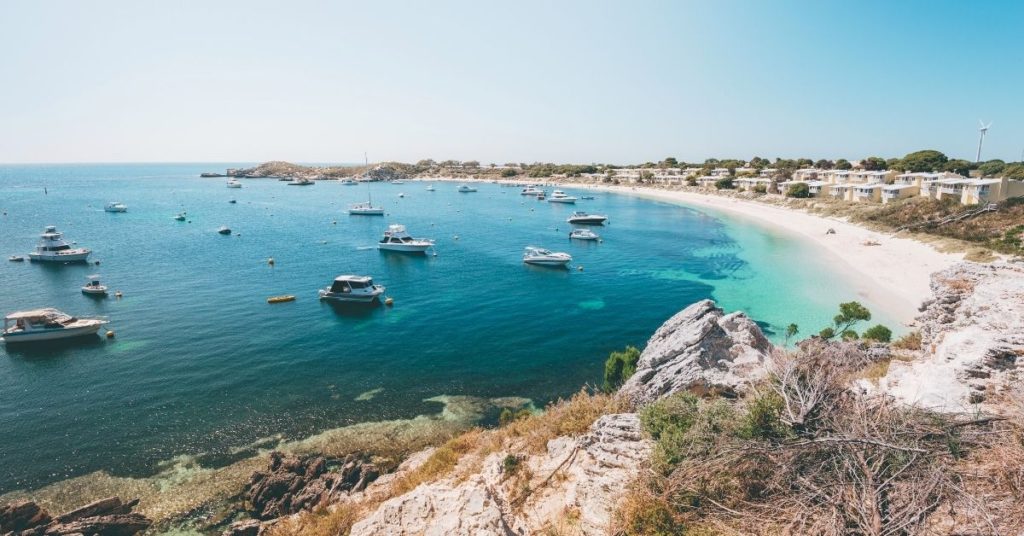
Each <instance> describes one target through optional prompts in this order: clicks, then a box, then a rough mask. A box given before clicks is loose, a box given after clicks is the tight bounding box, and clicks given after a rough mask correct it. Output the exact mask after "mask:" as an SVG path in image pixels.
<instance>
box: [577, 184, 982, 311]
mask: <svg viewBox="0 0 1024 536" xmlns="http://www.w3.org/2000/svg"><path fill="white" fill-rule="evenodd" d="M567 186H568V185H567ZM572 186H576V187H579V186H580V185H572ZM589 188H590V189H594V190H602V191H608V192H615V193H618V194H625V195H635V196H639V197H644V198H648V199H656V200H659V201H666V202H671V203H677V204H680V205H684V206H689V207H693V208H697V209H699V208H710V209H714V210H718V211H722V212H726V213H729V214H730V215H734V216H740V217H742V218H745V219H747V220H749V221H751V222H754V223H757V224H761V225H766V226H771V227H774V228H777V229H781V230H783V231H785V232H787V233H789V234H791V235H794V236H797V237H799V238H802V239H805V240H808V241H810V242H811V243H813V244H814V245H815V246H816V247H818V248H819V249H820V250H821V254H822V255H823V256H825V260H826V261H827V263H828V264H829V265H831V266H834V267H835V270H836V274H837V275H839V276H840V277H843V278H844V279H845V280H847V281H849V282H850V283H851V284H852V285H853V287H854V290H855V291H856V292H857V294H858V295H860V296H862V297H863V298H864V299H865V300H866V301H870V302H871V303H874V304H877V305H878V307H880V308H882V309H884V310H885V312H886V314H888V315H889V316H890V317H891V318H894V319H896V320H898V321H900V322H903V323H910V322H912V321H913V319H914V316H916V314H917V308H918V306H919V305H920V304H921V302H922V301H924V300H925V299H927V298H929V297H930V296H931V290H930V289H929V287H928V284H929V280H930V276H931V274H932V273H933V272H937V271H939V270H942V269H945V268H947V267H949V266H951V265H953V264H955V263H957V262H960V261H961V260H962V257H963V256H962V254H951V253H941V252H939V251H937V250H936V249H935V248H933V247H932V246H930V245H928V244H924V243H922V242H918V241H916V240H911V239H909V238H898V237H895V236H892V235H889V234H885V233H880V232H877V231H871V230H869V229H865V228H863V227H859V226H857V225H854V224H852V223H849V222H847V221H845V220H842V219H838V218H828V217H823V216H818V215H814V214H810V213H808V212H804V211H802V210H795V209H788V208H782V207H776V206H771V205H767V204H764V203H758V202H756V201H746V200H742V199H734V198H729V197H724V196H718V195H713V194H700V193H695V192H684V191H677V190H661V189H656V188H643V187H636V188H633V187H629V186H592V187H589ZM830 228H831V229H835V231H836V233H835V234H825V231H827V230H828V229H830ZM866 241H874V242H878V243H879V245H877V246H866V245H864V243H865V242H866Z"/></svg>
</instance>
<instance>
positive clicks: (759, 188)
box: [754, 184, 768, 194]
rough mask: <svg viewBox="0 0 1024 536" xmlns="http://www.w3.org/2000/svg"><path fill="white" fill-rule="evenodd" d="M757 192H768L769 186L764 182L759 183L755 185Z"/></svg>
mask: <svg viewBox="0 0 1024 536" xmlns="http://www.w3.org/2000/svg"><path fill="white" fill-rule="evenodd" d="M754 193H755V194H766V193H768V187H767V186H765V185H763V184H758V185H757V186H755V187H754Z"/></svg>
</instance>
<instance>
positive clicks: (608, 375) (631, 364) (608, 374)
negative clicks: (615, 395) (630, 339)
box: [604, 346, 640, 392]
mask: <svg viewBox="0 0 1024 536" xmlns="http://www.w3.org/2000/svg"><path fill="white" fill-rule="evenodd" d="M638 361H640V350H638V349H637V348H636V347H635V346H627V347H626V349H625V350H623V351H621V352H612V353H611V355H609V356H608V360H607V361H605V362H604V390H605V391H608V392H611V391H614V390H616V389H618V388H619V387H621V386H622V384H623V383H625V382H626V380H628V379H629V377H630V376H632V375H633V373H634V372H636V364H637V362H638Z"/></svg>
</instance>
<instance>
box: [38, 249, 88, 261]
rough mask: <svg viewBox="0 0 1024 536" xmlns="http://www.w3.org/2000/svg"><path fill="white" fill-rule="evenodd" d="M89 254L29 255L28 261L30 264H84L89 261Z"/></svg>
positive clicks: (85, 252) (86, 252) (84, 252)
mask: <svg viewBox="0 0 1024 536" xmlns="http://www.w3.org/2000/svg"><path fill="white" fill-rule="evenodd" d="M91 253H92V252H91V251H83V252H79V253H67V254H64V255H40V254H38V253H29V254H28V259H29V260H30V261H32V262H85V261H87V260H89V255H90V254H91Z"/></svg>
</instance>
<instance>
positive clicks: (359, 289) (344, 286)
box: [320, 275, 384, 303]
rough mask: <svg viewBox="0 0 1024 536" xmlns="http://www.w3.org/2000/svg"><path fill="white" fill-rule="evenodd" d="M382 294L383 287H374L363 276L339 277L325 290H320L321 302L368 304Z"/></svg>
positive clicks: (368, 279)
mask: <svg viewBox="0 0 1024 536" xmlns="http://www.w3.org/2000/svg"><path fill="white" fill-rule="evenodd" d="M382 294H384V287H383V286H381V285H374V284H373V279H372V278H370V277H369V276H365V275H339V276H338V277H335V278H334V282H333V283H331V286H329V287H327V288H322V289H320V299H321V300H333V301H340V302H358V303H370V302H372V301H374V300H376V299H378V298H380V296H381V295H382Z"/></svg>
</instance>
